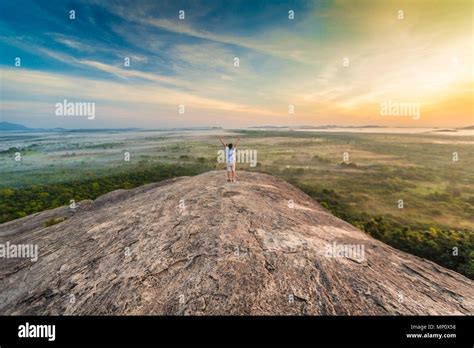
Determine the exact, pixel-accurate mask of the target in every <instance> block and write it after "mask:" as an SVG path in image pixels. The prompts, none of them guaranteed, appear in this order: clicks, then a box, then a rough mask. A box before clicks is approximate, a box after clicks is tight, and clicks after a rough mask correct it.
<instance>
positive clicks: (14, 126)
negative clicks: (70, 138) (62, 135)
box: [0, 122, 67, 132]
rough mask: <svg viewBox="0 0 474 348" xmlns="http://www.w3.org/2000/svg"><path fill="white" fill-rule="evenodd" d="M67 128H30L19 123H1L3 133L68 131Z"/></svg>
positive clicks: (0, 127) (0, 129) (0, 128)
mask: <svg viewBox="0 0 474 348" xmlns="http://www.w3.org/2000/svg"><path fill="white" fill-rule="evenodd" d="M66 130H67V129H65V128H28V127H26V126H23V125H22V124H19V123H10V122H0V132H1V131H17V132H32V131H59V132H61V131H66Z"/></svg>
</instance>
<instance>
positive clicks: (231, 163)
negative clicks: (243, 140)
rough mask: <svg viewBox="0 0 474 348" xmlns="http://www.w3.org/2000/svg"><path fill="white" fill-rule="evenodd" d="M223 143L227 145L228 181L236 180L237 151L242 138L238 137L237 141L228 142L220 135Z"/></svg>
mask: <svg viewBox="0 0 474 348" xmlns="http://www.w3.org/2000/svg"><path fill="white" fill-rule="evenodd" d="M219 140H220V141H221V144H222V145H224V147H225V160H226V163H227V181H232V182H235V151H236V148H237V146H238V145H239V143H240V138H238V139H237V143H236V144H235V145H233V144H232V143H229V144H226V143H225V142H224V141H223V140H222V138H221V137H219Z"/></svg>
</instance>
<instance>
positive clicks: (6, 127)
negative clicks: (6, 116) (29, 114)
mask: <svg viewBox="0 0 474 348" xmlns="http://www.w3.org/2000/svg"><path fill="white" fill-rule="evenodd" d="M28 130H31V128H28V127H25V126H23V125H21V124H18V123H10V122H0V131H28Z"/></svg>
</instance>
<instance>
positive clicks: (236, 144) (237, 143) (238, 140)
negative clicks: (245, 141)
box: [234, 138, 240, 147]
mask: <svg viewBox="0 0 474 348" xmlns="http://www.w3.org/2000/svg"><path fill="white" fill-rule="evenodd" d="M239 143H240V138H239V139H237V142H236V143H235V146H234V147H237V146H238V145H239Z"/></svg>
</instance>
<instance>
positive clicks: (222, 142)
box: [219, 137, 226, 147]
mask: <svg viewBox="0 0 474 348" xmlns="http://www.w3.org/2000/svg"><path fill="white" fill-rule="evenodd" d="M219 140H220V141H221V144H222V145H224V147H225V146H226V145H225V143H224V140H222V138H221V137H219Z"/></svg>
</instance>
